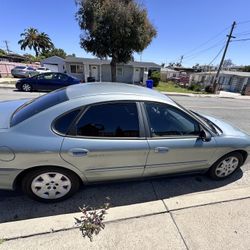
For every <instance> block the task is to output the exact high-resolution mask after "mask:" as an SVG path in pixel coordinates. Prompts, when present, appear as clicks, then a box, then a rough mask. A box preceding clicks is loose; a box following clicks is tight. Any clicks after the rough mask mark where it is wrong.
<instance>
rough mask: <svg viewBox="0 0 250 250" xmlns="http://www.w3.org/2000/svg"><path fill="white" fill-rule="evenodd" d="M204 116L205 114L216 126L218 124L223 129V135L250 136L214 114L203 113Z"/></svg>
mask: <svg viewBox="0 0 250 250" xmlns="http://www.w3.org/2000/svg"><path fill="white" fill-rule="evenodd" d="M202 116H204V117H205V118H207V119H208V120H210V121H211V122H212V123H214V124H215V125H216V126H218V127H219V128H220V129H221V130H222V133H223V135H227V136H240V137H246V136H247V137H249V135H248V134H247V132H245V131H243V130H241V129H239V128H237V127H234V126H233V125H231V124H229V123H227V122H225V121H223V120H220V119H218V118H215V117H212V116H208V115H203V114H202Z"/></svg>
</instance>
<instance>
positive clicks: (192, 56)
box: [184, 38, 225, 62]
mask: <svg viewBox="0 0 250 250" xmlns="http://www.w3.org/2000/svg"><path fill="white" fill-rule="evenodd" d="M224 43H225V38H223V39H222V40H220V41H218V42H217V43H216V44H214V45H212V46H210V47H208V48H206V49H203V50H200V51H198V52H197V53H194V54H192V55H190V56H187V57H185V58H184V61H185V62H187V61H190V60H192V59H194V58H196V57H197V56H199V55H200V54H203V53H204V52H206V51H209V50H211V49H213V48H216V47H218V46H221V45H222V44H224ZM186 59H188V60H186Z"/></svg>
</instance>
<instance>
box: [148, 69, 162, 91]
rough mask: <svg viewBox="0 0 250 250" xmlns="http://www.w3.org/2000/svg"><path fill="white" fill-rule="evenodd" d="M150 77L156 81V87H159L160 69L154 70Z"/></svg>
mask: <svg viewBox="0 0 250 250" xmlns="http://www.w3.org/2000/svg"><path fill="white" fill-rule="evenodd" d="M150 79H152V80H153V81H154V87H157V86H158V85H159V82H160V79H161V73H160V72H159V71H153V72H152V74H151V76H150Z"/></svg>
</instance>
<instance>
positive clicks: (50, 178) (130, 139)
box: [0, 83, 250, 202]
mask: <svg viewBox="0 0 250 250" xmlns="http://www.w3.org/2000/svg"><path fill="white" fill-rule="evenodd" d="M249 152H250V136H249V135H247V134H246V133H244V132H243V131H241V130H239V129H237V128H235V127H233V126H231V125H229V124H227V123H225V122H223V121H221V120H217V119H216V118H213V117H207V116H204V115H201V114H198V113H195V112H192V111H189V110H186V109H185V108H184V107H182V106H180V105H179V104H177V103H176V102H174V101H173V100H171V99H170V98H169V97H167V96H165V95H163V94H160V93H159V92H157V91H154V90H151V89H147V88H143V87H138V86H134V85H128V84H121V83H89V84H78V85H74V86H70V87H67V88H64V89H60V90H57V91H54V92H51V93H49V94H47V95H43V96H41V97H39V98H37V99H34V100H18V101H8V102H2V103H0V188H1V189H14V188H16V187H18V186H21V187H22V189H23V191H24V192H25V193H26V194H28V195H29V196H30V197H32V198H34V199H37V200H40V201H45V202H51V201H59V200H62V199H65V198H68V197H69V196H71V195H72V194H74V193H75V192H76V191H77V190H78V188H79V186H80V185H81V184H82V183H83V184H90V183H94V182H100V181H110V180H119V179H121V180H123V179H131V178H140V177H143V178H146V177H149V176H159V175H167V174H178V173H180V174H182V173H184V172H185V173H186V172H192V173H193V172H202V173H208V174H209V176H210V177H211V178H213V179H215V180H221V179H224V178H226V177H228V176H230V175H231V174H233V173H234V172H235V171H236V170H237V169H238V168H239V167H240V166H242V165H243V164H244V162H245V161H246V159H247V156H248V154H249Z"/></svg>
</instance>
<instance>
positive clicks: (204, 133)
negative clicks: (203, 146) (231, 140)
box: [200, 129, 212, 142]
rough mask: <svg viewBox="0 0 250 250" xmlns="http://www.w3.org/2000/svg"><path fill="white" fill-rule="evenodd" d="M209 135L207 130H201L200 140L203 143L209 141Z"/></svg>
mask: <svg viewBox="0 0 250 250" xmlns="http://www.w3.org/2000/svg"><path fill="white" fill-rule="evenodd" d="M211 137H212V136H211V134H210V133H209V132H208V131H207V130H204V129H202V130H201V131H200V139H201V140H202V141H204V142H208V141H211Z"/></svg>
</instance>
